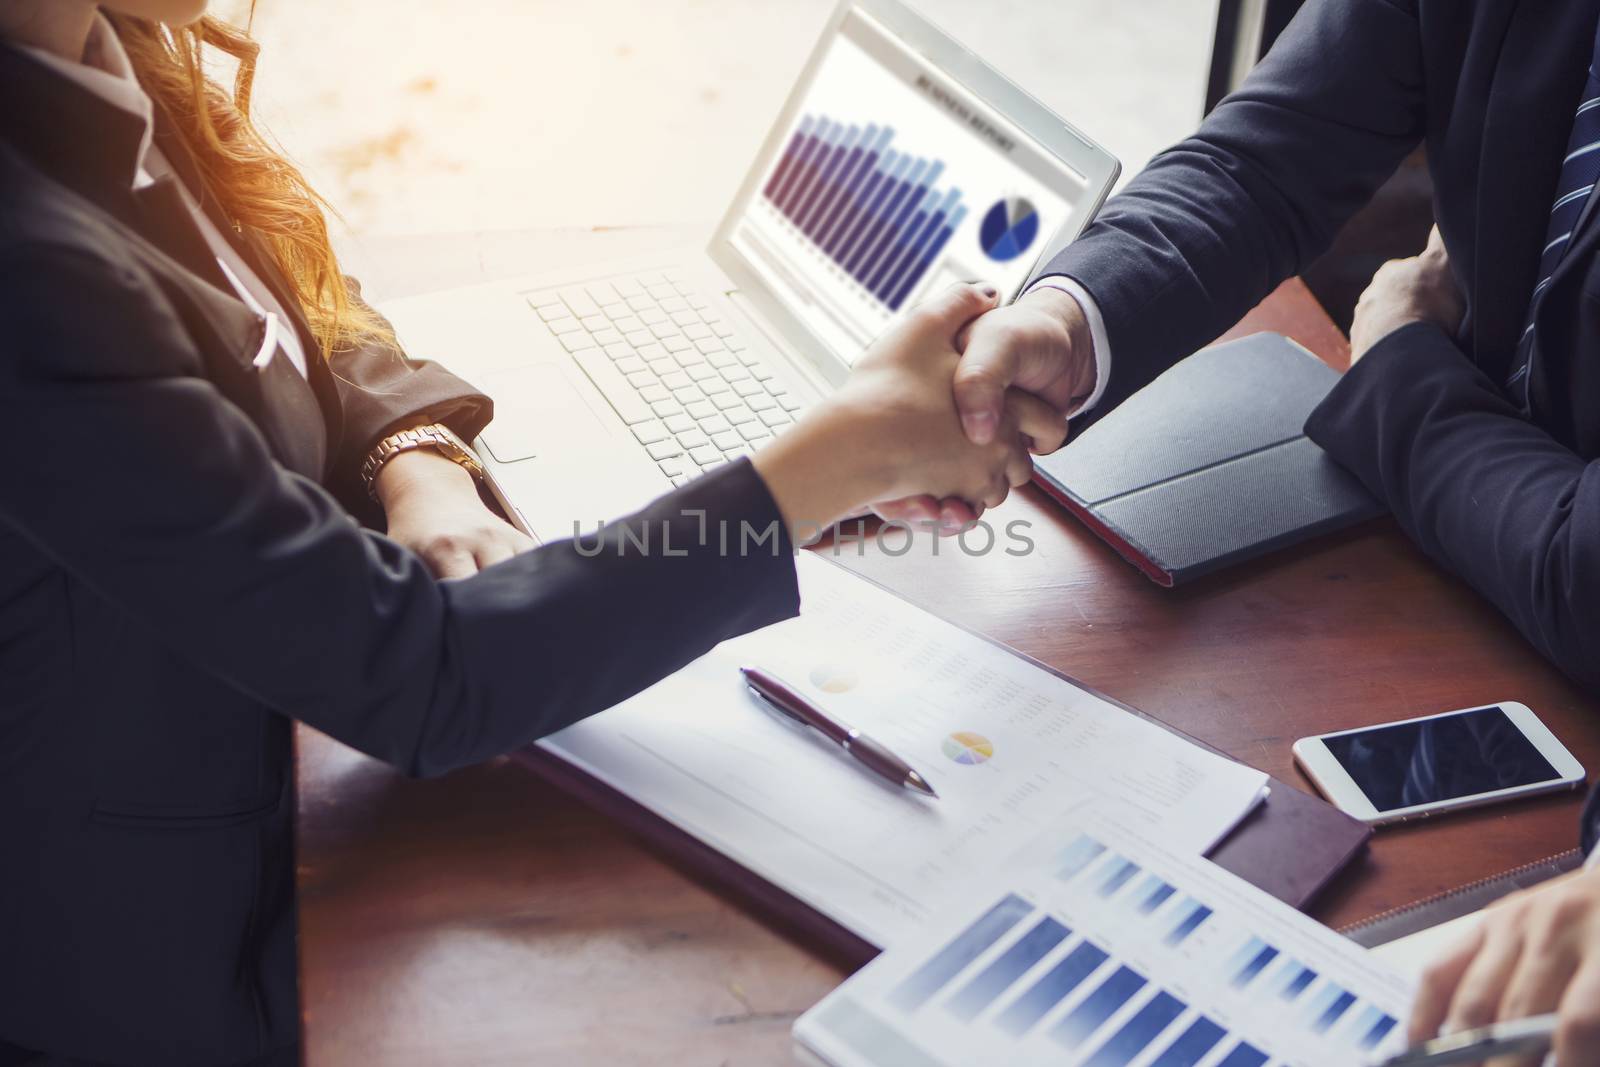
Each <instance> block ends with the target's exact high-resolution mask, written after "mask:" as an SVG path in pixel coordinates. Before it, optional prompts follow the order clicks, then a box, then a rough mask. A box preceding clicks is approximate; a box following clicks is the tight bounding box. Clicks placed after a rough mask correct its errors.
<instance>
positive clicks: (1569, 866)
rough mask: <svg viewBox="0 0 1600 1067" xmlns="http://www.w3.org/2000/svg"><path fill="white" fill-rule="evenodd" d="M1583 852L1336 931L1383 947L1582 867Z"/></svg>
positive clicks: (1572, 852)
mask: <svg viewBox="0 0 1600 1067" xmlns="http://www.w3.org/2000/svg"><path fill="white" fill-rule="evenodd" d="M1583 858H1584V857H1583V853H1582V852H1580V851H1579V850H1578V849H1575V848H1574V849H1568V850H1567V851H1566V852H1560V853H1557V854H1556V855H1554V856H1547V857H1545V858H1544V859H1542V860H1537V861H1535V862H1533V863H1524V864H1523V865H1522V866H1520V867H1513V868H1512V869H1511V870H1509V871H1505V872H1503V873H1501V874H1497V875H1495V876H1494V877H1492V878H1483V879H1480V880H1478V881H1476V882H1469V883H1468V884H1466V885H1464V886H1458V887H1457V888H1455V889H1450V890H1447V891H1445V892H1443V893H1440V894H1438V895H1436V896H1431V897H1425V898H1424V899H1422V900H1418V901H1415V902H1413V903H1411V904H1406V905H1404V906H1402V907H1398V908H1391V909H1390V910H1388V911H1386V912H1383V913H1382V914H1381V915H1374V916H1373V917H1372V918H1370V919H1364V920H1362V921H1361V922H1358V923H1352V924H1351V925H1349V926H1343V927H1340V928H1339V932H1340V933H1341V934H1344V935H1345V936H1346V937H1348V938H1349V939H1350V940H1352V941H1354V942H1355V943H1356V944H1358V945H1362V946H1364V947H1366V948H1376V947H1377V946H1379V945H1386V944H1388V943H1389V942H1390V941H1394V940H1396V939H1398V938H1402V937H1409V936H1410V935H1411V934H1415V933H1420V932H1421V931H1423V930H1427V929H1429V928H1431V927H1434V926H1438V925H1439V924H1440V923H1447V922H1449V921H1450V920H1452V919H1459V918H1461V917H1462V916H1463V915H1471V914H1472V913H1473V912H1475V911H1482V910H1483V909H1484V908H1487V907H1488V906H1489V905H1490V904H1493V903H1494V902H1495V901H1497V900H1499V899H1500V898H1501V897H1507V896H1510V895H1511V894H1512V893H1515V892H1517V891H1518V890H1519V889H1532V888H1533V887H1534V886H1536V885H1538V884H1539V883H1541V882H1548V881H1549V880H1550V879H1552V878H1555V877H1558V876H1559V875H1563V874H1566V873H1567V872H1568V871H1575V870H1577V869H1578V868H1579V867H1582V866H1583Z"/></svg>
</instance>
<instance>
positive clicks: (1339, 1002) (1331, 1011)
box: [1311, 990, 1356, 1034]
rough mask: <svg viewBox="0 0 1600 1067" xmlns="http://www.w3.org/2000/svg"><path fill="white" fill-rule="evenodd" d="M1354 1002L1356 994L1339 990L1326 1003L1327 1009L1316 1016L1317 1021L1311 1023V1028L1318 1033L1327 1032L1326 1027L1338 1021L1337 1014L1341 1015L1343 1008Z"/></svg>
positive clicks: (1343, 1011)
mask: <svg viewBox="0 0 1600 1067" xmlns="http://www.w3.org/2000/svg"><path fill="white" fill-rule="evenodd" d="M1355 1002H1356V995H1355V994H1354V993H1346V992H1344V991H1343V990H1340V992H1339V995H1338V996H1337V997H1335V998H1334V1001H1333V1003H1332V1004H1329V1005H1328V1010H1327V1011H1325V1012H1323V1013H1322V1014H1321V1015H1319V1016H1317V1021H1316V1022H1314V1023H1312V1024H1311V1029H1313V1030H1315V1031H1316V1032H1317V1033H1319V1034H1324V1033H1327V1032H1328V1028H1329V1027H1331V1026H1332V1025H1333V1024H1334V1023H1336V1022H1338V1021H1339V1016H1341V1015H1343V1014H1344V1013H1345V1010H1346V1009H1348V1008H1349V1007H1350V1005H1352V1004H1354V1003H1355Z"/></svg>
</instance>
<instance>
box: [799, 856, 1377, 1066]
mask: <svg viewBox="0 0 1600 1067" xmlns="http://www.w3.org/2000/svg"><path fill="white" fill-rule="evenodd" d="M1195 862H1200V861H1195ZM1038 868H1039V871H1040V873H1039V874H1038V876H1037V881H1035V882H1031V883H1027V884H1019V885H1018V887H1017V888H1016V889H1014V890H1012V891H1008V892H1001V893H999V894H998V896H997V897H991V898H990V899H989V900H988V902H986V903H985V904H984V905H983V906H982V907H981V908H977V909H971V908H969V909H966V914H965V915H962V916H960V917H959V921H957V922H947V923H945V924H942V925H941V927H940V930H939V932H938V933H937V934H936V935H935V936H934V937H932V938H930V939H928V940H927V941H924V942H922V943H920V944H918V945H916V946H915V947H914V948H913V947H911V946H897V947H896V948H895V949H893V950H891V952H889V953H886V954H885V955H884V956H883V957H880V958H879V960H878V961H876V962H875V963H874V964H872V965H871V966H870V967H869V968H867V969H866V970H865V971H863V972H861V974H859V975H857V976H856V977H855V978H853V979H852V980H851V981H850V982H849V983H847V984H846V985H845V986H844V987H842V988H841V989H840V990H839V991H838V992H836V993H835V994H834V995H833V996H832V997H830V998H829V999H828V1000H825V1001H824V1002H823V1003H822V1004H821V1005H819V1006H818V1007H817V1008H815V1009H813V1011H812V1012H811V1013H808V1015H807V1016H806V1017H804V1018H803V1019H802V1020H801V1022H800V1024H798V1025H797V1026H796V1037H797V1038H798V1039H799V1040H801V1041H802V1043H804V1044H806V1045H807V1046H808V1047H810V1048H812V1050H813V1051H816V1052H818V1053H819V1054H821V1055H822V1056H823V1058H824V1059H826V1060H827V1061H828V1062H830V1063H837V1064H841V1065H843V1067H864V1065H866V1064H880V1063H921V1064H926V1065H929V1067H933V1065H939V1064H946V1063H949V1064H955V1063H966V1062H977V1061H975V1060H974V1059H973V1056H975V1055H978V1054H979V1051H980V1050H982V1054H983V1055H985V1056H986V1057H987V1058H986V1059H985V1062H1005V1063H1014V1064H1034V1063H1038V1064H1045V1063H1050V1064H1065V1065H1075V1067H1266V1065H1268V1064H1270V1065H1272V1067H1301V1065H1304V1067H1312V1065H1316V1067H1322V1065H1327V1067H1333V1065H1335V1064H1338V1065H1340V1067H1346V1065H1350V1064H1360V1063H1364V1062H1367V1061H1368V1060H1369V1059H1370V1058H1372V1057H1373V1056H1374V1055H1376V1054H1378V1053H1379V1052H1380V1051H1386V1050H1388V1049H1390V1048H1392V1047H1393V1044H1394V1043H1395V1042H1396V1041H1398V1040H1399V1038H1400V1027H1399V1022H1400V1020H1399V1016H1400V1009H1401V1008H1402V1006H1403V1005H1404V1004H1405V1003H1406V1002H1407V997H1408V990H1407V989H1406V987H1405V984H1404V982H1403V981H1401V980H1400V979H1398V978H1396V977H1394V976H1391V975H1389V974H1387V973H1386V972H1384V971H1382V970H1381V968H1380V967H1379V966H1378V965H1377V964H1375V963H1371V962H1370V961H1368V960H1367V959H1366V958H1365V957H1364V954H1363V953H1362V950H1360V949H1359V948H1357V947H1356V946H1354V945H1351V944H1349V943H1348V942H1345V941H1343V939H1340V938H1338V936H1337V935H1335V934H1333V933H1332V932H1330V931H1327V930H1326V929H1325V928H1323V927H1320V926H1318V925H1317V924H1316V923H1314V922H1312V921H1311V920H1309V919H1306V918H1305V917H1303V916H1300V915H1298V914H1297V913H1294V912H1293V911H1292V910H1291V909H1287V908H1285V907H1284V906H1283V905H1280V904H1278V903H1277V902H1276V901H1269V900H1266V899H1262V900H1254V899H1252V894H1256V893H1257V891H1255V890H1253V889H1251V888H1250V887H1248V886H1243V883H1239V884H1238V885H1237V886H1231V885H1229V884H1228V882H1227V881H1226V879H1227V878H1228V877H1231V876H1226V875H1221V874H1220V872H1219V874H1218V876H1217V877H1216V878H1215V879H1210V878H1202V879H1197V878H1195V877H1192V874H1193V873H1194V872H1193V870H1192V869H1190V870H1179V871H1176V872H1175V871H1173V870H1172V869H1170V868H1169V869H1166V870H1163V869H1159V866H1158V865H1157V864H1152V863H1151V862H1150V857H1149V856H1146V855H1140V854H1139V850H1137V849H1135V850H1130V849H1128V848H1126V847H1124V845H1123V842H1121V841H1119V842H1118V844H1116V845H1112V844H1108V843H1107V841H1106V840H1105V839H1104V838H1103V837H1102V836H1100V834H1098V833H1079V834H1077V835H1076V836H1074V837H1072V838H1071V839H1070V840H1069V841H1068V843H1067V844H1065V845H1064V846H1063V847H1061V848H1059V849H1057V850H1055V851H1054V854H1053V855H1050V856H1048V857H1042V858H1041V860H1040V862H1039V864H1038ZM1261 896H1262V897H1263V898H1264V895H1261ZM1274 913H1276V914H1274Z"/></svg>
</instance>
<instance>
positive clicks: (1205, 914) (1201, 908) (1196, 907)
mask: <svg viewBox="0 0 1600 1067" xmlns="http://www.w3.org/2000/svg"><path fill="white" fill-rule="evenodd" d="M1209 918H1211V909H1210V908H1208V907H1206V906H1205V905H1204V904H1202V903H1200V902H1199V901H1198V900H1195V899H1193V898H1190V899H1189V900H1188V901H1187V902H1186V903H1184V904H1183V906H1181V907H1180V908H1179V909H1178V920H1177V922H1175V923H1174V924H1173V926H1172V930H1171V931H1170V932H1169V933H1168V934H1167V936H1166V937H1165V938H1164V939H1163V940H1164V941H1165V942H1166V944H1167V946H1168V947H1170V948H1176V947H1177V946H1178V945H1181V944H1183V942H1184V941H1185V940H1186V939H1187V938H1188V937H1189V935H1190V934H1192V933H1194V932H1195V931H1196V930H1198V929H1199V928H1200V925H1201V924H1202V923H1204V922H1205V921H1206V920H1207V919H1209Z"/></svg>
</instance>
